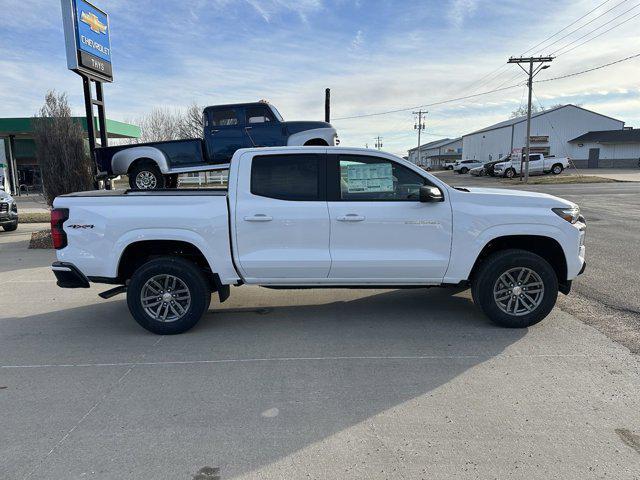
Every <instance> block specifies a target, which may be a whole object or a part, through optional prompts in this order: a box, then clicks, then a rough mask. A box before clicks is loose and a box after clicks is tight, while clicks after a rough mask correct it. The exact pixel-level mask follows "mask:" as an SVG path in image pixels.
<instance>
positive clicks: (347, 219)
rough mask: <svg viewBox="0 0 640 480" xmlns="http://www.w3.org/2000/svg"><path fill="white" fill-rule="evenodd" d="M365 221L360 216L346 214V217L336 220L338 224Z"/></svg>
mask: <svg viewBox="0 0 640 480" xmlns="http://www.w3.org/2000/svg"><path fill="white" fill-rule="evenodd" d="M364 219H365V217H363V216H362V215H358V214H356V213H348V214H347V215H343V216H341V217H338V218H337V219H336V220H338V221H339V222H362V221H363V220H364Z"/></svg>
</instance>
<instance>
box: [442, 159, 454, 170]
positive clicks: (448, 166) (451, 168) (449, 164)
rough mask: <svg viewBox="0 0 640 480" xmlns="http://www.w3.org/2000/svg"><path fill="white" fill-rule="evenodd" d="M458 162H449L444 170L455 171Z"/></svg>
mask: <svg viewBox="0 0 640 480" xmlns="http://www.w3.org/2000/svg"><path fill="white" fill-rule="evenodd" d="M455 164H456V161H453V162H447V163H445V164H444V169H445V170H453V167H454V166H455Z"/></svg>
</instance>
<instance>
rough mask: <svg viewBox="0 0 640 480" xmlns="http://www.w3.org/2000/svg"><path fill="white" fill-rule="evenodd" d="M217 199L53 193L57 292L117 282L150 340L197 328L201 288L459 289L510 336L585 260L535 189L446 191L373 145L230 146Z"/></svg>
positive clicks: (572, 215) (570, 222) (572, 224)
mask: <svg viewBox="0 0 640 480" xmlns="http://www.w3.org/2000/svg"><path fill="white" fill-rule="evenodd" d="M227 167H228V169H229V182H228V188H227V189H226V190H129V191H113V190H112V191H90V192H81V193H73V194H69V195H62V196H60V197H58V198H56V199H55V201H54V205H53V206H54V208H53V210H52V212H51V227H52V237H53V241H54V246H55V248H57V259H58V261H57V262H55V263H54V264H53V266H52V269H53V273H54V274H55V276H56V277H57V282H58V285H59V286H60V287H67V288H78V287H85V288H87V287H89V283H90V282H95V283H105V284H112V285H118V286H117V287H115V288H112V289H111V290H109V291H107V292H103V293H102V294H101V296H102V297H103V298H108V297H110V296H113V295H115V294H116V293H121V292H122V293H124V292H126V296H127V304H128V307H129V310H130V312H131V314H132V316H133V317H134V319H135V320H136V321H137V322H138V323H139V324H140V325H141V326H142V327H144V328H146V329H148V330H150V331H152V332H155V333H158V334H175V333H181V332H184V331H186V330H188V329H189V328H191V327H193V326H194V325H195V324H196V322H198V320H199V319H200V317H202V315H203V314H204V313H205V312H206V311H207V309H208V308H209V303H210V300H211V293H212V292H217V293H218V295H219V297H220V300H221V301H224V300H225V299H226V298H227V297H228V296H229V292H230V288H229V287H230V286H231V285H242V284H248V285H262V286H265V287H272V288H301V287H302V288H308V287H312V288H321V287H331V288H339V287H350V288H353V287H363V288H366V287H372V286H376V287H380V288H402V287H416V286H418V287H420V286H422V287H430V286H454V285H455V286H460V285H463V286H466V285H470V286H471V293H472V297H473V300H474V302H475V303H476V305H478V306H479V307H480V309H481V310H482V312H484V313H485V314H486V315H487V316H488V317H489V318H490V319H492V320H493V321H495V322H497V323H498V324H500V325H503V326H506V327H527V326H529V325H532V324H534V323H536V322H539V321H540V320H542V319H543V318H544V317H545V316H547V314H548V313H549V312H550V311H551V309H552V308H553V306H554V304H555V302H556V297H557V294H558V291H560V292H562V293H565V294H567V293H569V290H570V288H571V281H572V280H573V279H575V278H576V277H577V276H578V275H579V274H580V273H582V271H583V270H584V266H585V260H584V256H585V247H584V238H585V228H586V225H585V220H584V218H583V217H582V216H581V215H580V210H579V208H578V206H577V205H575V204H573V203H571V202H568V201H566V200H563V199H561V198H557V197H554V196H551V195H546V194H542V193H531V192H525V191H514V190H503V189H489V188H464V187H451V186H448V185H447V184H445V183H443V182H442V181H440V180H439V179H438V178H437V177H435V176H433V175H431V174H430V173H428V172H425V171H424V170H422V169H421V168H420V167H417V166H416V165H413V164H412V163H410V162H408V161H406V160H403V159H402V158H399V157H396V156H394V155H391V154H387V153H384V152H379V151H374V150H366V149H357V148H340V147H281V148H260V149H241V150H238V151H237V152H236V153H235V154H234V155H233V158H232V159H231V162H230V164H229V165H228V166H227Z"/></svg>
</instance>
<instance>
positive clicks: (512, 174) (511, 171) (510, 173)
mask: <svg viewBox="0 0 640 480" xmlns="http://www.w3.org/2000/svg"><path fill="white" fill-rule="evenodd" d="M504 176H505V177H507V178H513V177H515V176H516V171H515V169H513V168H507V170H506V171H505V172H504Z"/></svg>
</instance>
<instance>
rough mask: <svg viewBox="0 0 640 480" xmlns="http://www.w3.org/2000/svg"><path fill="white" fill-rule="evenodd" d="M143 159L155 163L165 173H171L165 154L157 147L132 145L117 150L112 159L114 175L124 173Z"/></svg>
mask: <svg viewBox="0 0 640 480" xmlns="http://www.w3.org/2000/svg"><path fill="white" fill-rule="evenodd" d="M141 161H148V162H153V163H155V164H156V165H157V166H158V168H159V169H160V171H161V172H162V173H163V174H166V173H169V162H168V160H167V157H166V156H165V154H164V153H163V152H162V151H161V150H160V149H159V148H156V147H150V146H144V147H130V148H125V149H124V150H120V151H118V152H116V153H115V154H114V155H113V157H112V159H111V169H112V171H113V173H114V175H124V174H126V173H128V172H129V170H130V169H131V167H132V166H133V165H138V164H139V163H140V162H141Z"/></svg>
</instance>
